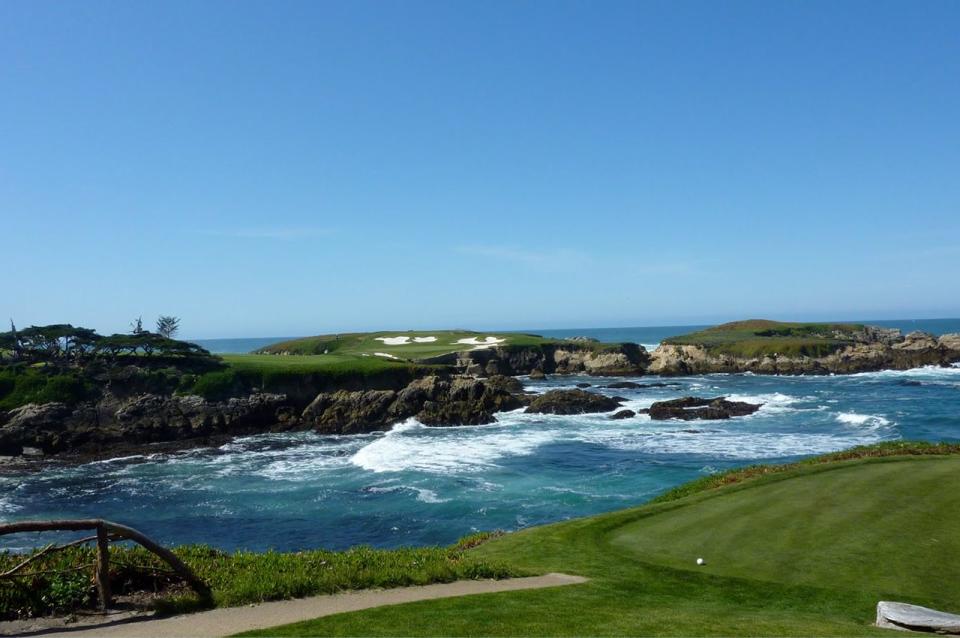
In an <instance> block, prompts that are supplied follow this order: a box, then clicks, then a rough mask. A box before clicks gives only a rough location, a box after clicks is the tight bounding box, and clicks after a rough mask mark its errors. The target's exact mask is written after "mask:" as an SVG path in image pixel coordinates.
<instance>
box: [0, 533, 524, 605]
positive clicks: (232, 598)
mask: <svg viewBox="0 0 960 638" xmlns="http://www.w3.org/2000/svg"><path fill="white" fill-rule="evenodd" d="M490 536H491V535H474V536H471V537H468V538H467V539H465V540H464V541H462V542H461V543H460V544H457V545H453V546H451V547H421V548H400V549H394V550H384V549H373V548H371V547H366V546H361V547H354V548H351V549H348V550H346V551H342V552H331V551H326V550H309V551H302V552H275V551H268V552H247V551H238V552H234V553H228V552H223V551H220V550H217V549H214V548H212V547H208V546H205V545H191V546H186V547H177V548H175V549H174V553H176V554H177V555H178V556H179V557H180V558H181V559H182V560H183V561H184V562H185V563H186V564H187V565H189V566H190V567H191V568H192V569H193V570H194V572H195V573H196V574H197V576H199V577H200V578H201V579H202V580H204V581H205V582H206V583H208V584H209V585H210V586H211V588H212V589H213V597H214V603H215V604H216V605H218V606H230V605H243V604H247V603H256V602H263V601H268V600H280V599H285V598H297V597H303V596H310V595H315V594H331V593H335V592H338V591H343V590H348V589H367V588H371V587H404V586H407V585H426V584H429V583H438V582H450V581H454V580H462V579H481V578H509V577H512V576H517V575H521V573H520V572H518V571H516V570H513V569H510V568H508V567H506V566H504V565H502V564H500V563H496V562H491V561H488V560H482V559H475V558H472V557H468V556H466V555H465V554H464V551H465V550H466V549H468V548H470V547H474V546H476V544H478V543H480V542H483V541H484V540H486V539H487V538H489V537H490ZM23 558H24V556H23V555H18V554H10V553H7V552H0V571H5V570H7V569H10V568H11V567H12V566H13V565H15V564H16V563H18V562H20V561H21V560H23ZM94 558H95V557H94V551H93V548H92V547H90V546H83V547H73V548H69V549H67V550H64V551H61V552H57V553H53V554H49V555H47V556H44V557H42V558H40V559H39V560H37V561H36V564H34V565H31V566H30V567H28V568H27V569H28V571H30V572H36V573H38V574H40V575H38V576H33V577H31V578H28V579H14V580H3V581H0V619H11V618H24V617H30V616H38V615H43V614H49V613H53V612H65V611H73V610H76V609H80V608H86V607H90V606H92V605H93V604H95V602H96V592H95V590H94V589H93V587H92V586H91V574H92V565H93V562H94ZM110 565H111V568H110V586H111V589H112V591H113V593H114V594H115V595H123V594H129V593H133V592H137V591H147V592H154V591H160V592H163V591H165V590H167V589H170V594H169V595H168V596H166V597H162V598H161V599H159V600H158V601H157V606H158V608H160V609H163V610H166V611H184V610H187V609H194V608H196V606H197V604H198V602H197V599H196V597H195V596H192V595H190V594H184V593H183V588H182V587H174V588H170V587H169V586H170V585H177V584H178V582H177V580H176V579H175V578H174V577H171V576H170V575H169V574H167V573H166V572H164V571H162V570H164V569H165V568H166V565H163V564H162V563H161V562H160V561H159V560H158V559H157V558H156V557H155V556H154V555H153V554H150V553H149V552H147V551H146V550H144V549H143V548H141V547H125V546H113V547H111V550H110ZM143 566H147V567H153V568H157V570H155V571H150V570H144V569H142V568H141V567H143ZM51 570H73V571H70V572H66V573H63V574H55V573H47V572H50V571H51ZM27 583H29V586H27Z"/></svg>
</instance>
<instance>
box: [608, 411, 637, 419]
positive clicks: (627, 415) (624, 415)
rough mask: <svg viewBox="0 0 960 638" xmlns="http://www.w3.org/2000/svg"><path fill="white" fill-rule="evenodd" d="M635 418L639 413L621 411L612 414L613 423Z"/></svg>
mask: <svg viewBox="0 0 960 638" xmlns="http://www.w3.org/2000/svg"><path fill="white" fill-rule="evenodd" d="M635 416H637V413H636V412H634V411H633V410H620V411H618V412H614V413H613V414H611V415H610V419H611V420H613V421H621V420H623V419H632V418H633V417H635Z"/></svg>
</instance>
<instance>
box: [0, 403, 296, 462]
mask: <svg viewBox="0 0 960 638" xmlns="http://www.w3.org/2000/svg"><path fill="white" fill-rule="evenodd" d="M292 418H294V415H293V411H292V410H291V408H290V404H289V401H288V400H287V397H286V396H284V395H282V394H266V393H255V394H251V395H249V396H246V397H237V398H232V399H229V400H227V401H207V400H205V399H203V398H201V397H198V396H162V395H157V394H141V395H136V396H134V397H130V398H126V399H117V398H116V397H112V396H108V397H106V398H105V399H104V400H102V401H100V402H99V403H96V404H94V403H81V404H79V405H77V406H75V407H72V408H68V407H67V406H66V405H64V404H62V403H45V404H42V405H37V404H28V405H24V406H21V407H19V408H17V409H15V410H12V411H11V412H9V413H7V416H6V419H5V421H4V422H3V423H2V425H0V454H8V455H17V454H22V453H23V448H27V447H29V448H37V449H39V450H42V451H43V452H44V453H45V454H56V453H60V452H65V451H72V452H77V451H84V450H97V449H100V448H105V447H111V446H117V445H131V444H146V443H161V442H167V441H181V440H185V439H202V438H205V437H211V436H216V435H238V434H249V433H252V432H259V431H264V430H268V429H284V426H285V424H287V423H288V422H289V421H290V420H291V419H292Z"/></svg>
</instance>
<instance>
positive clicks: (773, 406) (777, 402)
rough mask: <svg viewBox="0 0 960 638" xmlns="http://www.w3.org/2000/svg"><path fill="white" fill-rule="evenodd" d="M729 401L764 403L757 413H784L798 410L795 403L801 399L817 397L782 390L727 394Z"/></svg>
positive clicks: (807, 399) (809, 399) (810, 399)
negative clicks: (801, 395)
mask: <svg viewBox="0 0 960 638" xmlns="http://www.w3.org/2000/svg"><path fill="white" fill-rule="evenodd" d="M725 396H726V397H727V400H728V401H742V402H745V403H753V404H757V403H762V404H763V405H762V406H761V407H760V410H758V411H757V412H756V414H782V413H784V412H793V411H795V410H797V408H795V407H794V404H795V403H799V402H801V401H812V400H815V399H816V397H812V396H809V397H794V396H790V395H789V394H783V393H782V392H772V393H769V394H727V395H725Z"/></svg>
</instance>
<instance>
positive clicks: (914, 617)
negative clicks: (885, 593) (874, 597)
mask: <svg viewBox="0 0 960 638" xmlns="http://www.w3.org/2000/svg"><path fill="white" fill-rule="evenodd" d="M877 627H883V628H885V629H900V630H907V631H925V632H929V633H937V634H960V616H957V615H954V614H948V613H946V612H942V611H937V610H935V609H928V608H926V607H920V606H919V605H908V604H907V603H894V602H888V601H885V600H881V601H880V602H879V603H877Z"/></svg>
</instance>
